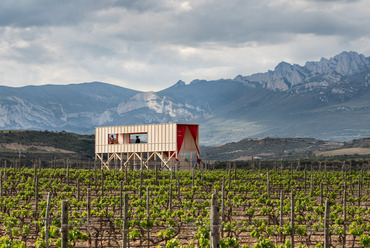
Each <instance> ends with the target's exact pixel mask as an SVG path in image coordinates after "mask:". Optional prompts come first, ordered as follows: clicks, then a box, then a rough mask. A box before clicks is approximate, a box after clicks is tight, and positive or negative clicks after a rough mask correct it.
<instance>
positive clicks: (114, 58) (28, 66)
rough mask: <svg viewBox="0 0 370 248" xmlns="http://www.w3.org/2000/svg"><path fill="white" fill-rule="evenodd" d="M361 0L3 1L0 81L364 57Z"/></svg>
mask: <svg viewBox="0 0 370 248" xmlns="http://www.w3.org/2000/svg"><path fill="white" fill-rule="evenodd" d="M369 5H370V3H369V1H368V0H192V1H186V0H63V1H60V0H16V1H15V0H2V1H1V2H0V85H8V86H24V85H41V84H68V83H80V82H91V81H101V82H107V83H112V84H116V85H120V86H123V87H127V88H131V89H137V90H143V91H150V90H154V91H157V90H161V89H164V88H166V87H169V86H171V85H173V84H174V83H176V82H177V81H178V80H180V79H181V80H183V81H185V82H186V83H189V82H190V81H192V80H193V79H207V80H212V79H220V78H234V77H235V76H236V75H238V74H241V75H250V74H253V73H257V72H265V71H267V70H269V69H271V70H273V69H274V67H275V66H276V65H277V64H278V63H279V62H281V61H286V62H289V63H296V64H300V65H304V63H305V62H306V61H316V60H319V59H320V58H321V57H326V58H330V57H333V56H335V55H336V54H338V53H340V52H342V51H356V52H358V53H362V54H364V55H365V56H370V18H369V16H370V7H369Z"/></svg>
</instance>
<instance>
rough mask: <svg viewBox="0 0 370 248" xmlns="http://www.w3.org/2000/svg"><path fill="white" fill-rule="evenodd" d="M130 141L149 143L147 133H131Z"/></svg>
mask: <svg viewBox="0 0 370 248" xmlns="http://www.w3.org/2000/svg"><path fill="white" fill-rule="evenodd" d="M130 143H131V144H135V143H148V134H147V133H132V134H130Z"/></svg>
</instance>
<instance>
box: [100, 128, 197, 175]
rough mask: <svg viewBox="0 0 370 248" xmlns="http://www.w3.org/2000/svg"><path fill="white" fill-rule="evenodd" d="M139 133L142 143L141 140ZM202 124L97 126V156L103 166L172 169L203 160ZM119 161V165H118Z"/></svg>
mask: <svg viewBox="0 0 370 248" xmlns="http://www.w3.org/2000/svg"><path fill="white" fill-rule="evenodd" d="M137 136H138V138H139V139H140V143H137V142H138V140H137ZM199 155H200V154H199V125H198V124H178V123H168V124H151V125H135V126H115V127H97V128H95V159H96V160H98V161H100V162H101V165H102V168H107V169H109V168H110V165H111V164H112V163H114V166H115V167H117V166H119V168H120V169H121V170H122V169H124V168H127V166H133V167H136V169H144V168H146V169H149V167H150V166H151V167H152V168H154V167H155V166H158V165H160V167H159V166H158V167H157V168H161V169H168V170H172V169H174V168H176V167H178V166H179V165H181V164H185V163H188V165H190V166H192V165H193V161H194V160H195V164H196V163H200V159H199ZM117 163H119V165H117Z"/></svg>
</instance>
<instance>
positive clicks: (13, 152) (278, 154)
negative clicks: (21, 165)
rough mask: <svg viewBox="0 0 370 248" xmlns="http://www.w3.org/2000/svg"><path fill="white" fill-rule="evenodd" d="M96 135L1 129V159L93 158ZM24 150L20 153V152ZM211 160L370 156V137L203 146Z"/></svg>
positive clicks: (301, 139)
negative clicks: (19, 157) (344, 139)
mask: <svg viewBox="0 0 370 248" xmlns="http://www.w3.org/2000/svg"><path fill="white" fill-rule="evenodd" d="M94 144H95V138H94V135H79V134H74V133H68V132H50V131H30V130H16V131H15V130H6V131H0V159H4V158H7V159H12V158H18V156H19V155H21V157H22V158H23V159H29V160H31V159H38V158H42V159H45V160H50V159H52V158H57V159H64V158H75V159H93V158H94ZM19 151H20V152H19ZM200 152H201V157H202V159H203V160H204V161H207V160H212V161H216V160H251V159H252V156H253V157H254V159H262V160H274V159H307V158H310V159H312V158H316V157H333V156H336V157H343V156H370V139H359V140H353V141H350V142H331V141H323V140H317V139H312V138H264V139H243V140H240V141H238V142H231V143H227V144H224V145H218V146H201V147H200Z"/></svg>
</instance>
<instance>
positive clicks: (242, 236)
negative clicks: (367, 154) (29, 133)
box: [0, 161, 370, 247]
mask: <svg viewBox="0 0 370 248" xmlns="http://www.w3.org/2000/svg"><path fill="white" fill-rule="evenodd" d="M366 163H367V162H366ZM366 163H365V162H364V161H362V162H361V163H360V165H359V166H357V167H355V166H353V165H351V163H350V162H345V161H343V162H340V163H324V162H323V163H321V162H316V161H311V162H307V163H305V164H303V163H299V162H294V163H292V162H278V163H275V164H273V165H272V166H267V165H264V164H263V163H262V164H261V163H260V164H259V166H254V165H253V166H249V168H246V169H238V168H237V167H236V166H235V165H234V166H233V165H230V164H229V166H227V167H226V166H225V169H214V168H211V167H212V166H207V165H202V166H200V167H199V168H194V169H193V170H190V171H175V170H174V171H159V170H141V171H140V170H139V171H127V170H124V171H119V170H114V169H112V170H99V169H97V168H98V166H97V165H96V166H95V167H93V168H88V169H76V168H70V167H69V166H68V163H67V164H65V165H64V166H63V165H62V166H60V167H61V168H58V167H57V166H55V164H54V166H52V165H51V164H50V166H49V167H48V168H40V163H34V165H33V168H25V167H20V166H17V164H16V163H13V164H12V163H6V162H5V161H3V163H2V168H1V169H0V237H1V238H0V247H67V246H66V242H68V247H210V246H211V244H216V245H215V246H217V244H218V242H219V244H220V246H219V247H370V200H369V197H368V195H369V191H370V174H369V171H368V169H369V166H368V164H366Z"/></svg>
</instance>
